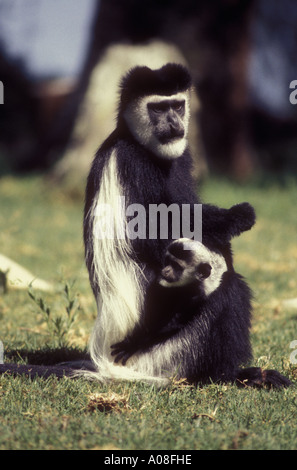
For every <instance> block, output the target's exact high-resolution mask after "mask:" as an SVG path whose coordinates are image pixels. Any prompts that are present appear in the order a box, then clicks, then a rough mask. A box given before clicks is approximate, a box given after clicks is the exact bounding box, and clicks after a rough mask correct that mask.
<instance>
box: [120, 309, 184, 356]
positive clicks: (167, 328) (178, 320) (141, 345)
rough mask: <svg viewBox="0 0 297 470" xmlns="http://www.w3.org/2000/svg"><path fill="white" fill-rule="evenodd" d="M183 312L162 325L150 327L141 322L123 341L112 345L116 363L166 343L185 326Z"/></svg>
mask: <svg viewBox="0 0 297 470" xmlns="http://www.w3.org/2000/svg"><path fill="white" fill-rule="evenodd" d="M184 324H185V321H183V320H182V316H181V314H175V315H174V317H173V318H172V319H170V321H168V323H167V324H165V325H163V326H161V327H160V325H156V326H155V327H154V328H148V327H146V326H145V325H143V324H141V323H139V324H137V325H136V326H135V328H134V329H133V331H132V332H131V333H130V334H129V335H127V336H126V338H125V339H124V340H123V341H120V342H119V343H116V344H112V345H111V349H112V352H111V355H112V356H115V360H114V361H115V362H116V363H122V364H123V365H125V364H126V362H127V361H128V359H129V358H130V357H131V356H133V354H135V353H137V352H140V351H141V352H147V351H148V350H150V349H151V348H152V347H153V346H156V345H157V344H160V343H164V342H165V341H166V340H168V339H169V338H172V337H173V336H174V335H176V334H177V333H178V332H179V331H180V330H181V328H182V327H183V326H184Z"/></svg>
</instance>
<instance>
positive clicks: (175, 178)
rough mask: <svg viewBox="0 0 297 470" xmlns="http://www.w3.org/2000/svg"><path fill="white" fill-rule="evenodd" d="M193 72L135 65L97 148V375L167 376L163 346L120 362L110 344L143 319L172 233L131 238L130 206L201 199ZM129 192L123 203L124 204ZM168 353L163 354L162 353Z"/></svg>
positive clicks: (88, 227)
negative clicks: (104, 232) (193, 148)
mask: <svg viewBox="0 0 297 470" xmlns="http://www.w3.org/2000/svg"><path fill="white" fill-rule="evenodd" d="M190 89H191V78H190V75H189V73H188V71H187V70H186V69H185V68H184V67H183V66H181V65H178V64H167V65H166V66H164V67H162V68H161V69H159V70H155V71H153V70H151V69H149V68H148V67H136V68H134V69H132V70H131V71H130V72H129V73H128V74H127V75H126V76H125V77H124V79H123V81H122V84H121V97H120V105H119V113H118V122H117V127H116V129H115V131H114V132H113V133H112V134H111V135H110V136H109V137H108V139H107V140H106V141H105V142H104V143H103V145H102V146H101V148H100V149H99V150H98V152H97V154H96V157H95V159H94V162H93V165H92V168H91V171H90V174H89V177H88V182H87V189H86V202H85V216H84V240H85V253H86V263H87V266H88V269H89V274H90V282H91V286H92V289H93V292H94V294H95V297H96V300H97V305H98V316H97V320H96V324H95V327H94V330H93V335H92V338H91V344H90V353H91V357H92V361H93V362H94V363H95V365H96V367H97V369H98V378H99V379H102V380H104V379H105V378H112V377H113V378H127V379H129V378H146V377H151V378H156V380H157V381H161V382H162V380H163V372H162V371H163V369H164V360H165V361H166V359H165V357H168V356H169V355H170V352H169V350H168V349H170V348H167V347H166V350H167V353H166V354H165V350H164V351H161V352H159V351H156V352H155V353H154V352H150V354H141V355H138V356H137V357H136V356H135V358H133V359H132V360H131V366H130V364H129V367H122V366H119V365H116V364H114V360H113V357H112V356H111V345H112V344H114V343H116V342H118V341H120V340H121V339H123V338H124V337H125V336H126V335H127V333H128V332H129V331H131V330H132V329H133V327H134V326H135V324H136V323H137V322H138V320H139V317H140V314H141V312H142V309H143V305H144V298H145V294H146V289H147V285H148V283H149V282H150V280H151V279H152V278H153V277H154V276H155V273H156V272H158V271H159V270H160V268H161V266H162V260H163V256H164V253H165V250H166V247H167V244H168V243H169V242H170V239H169V240H168V239H161V238H160V237H158V236H157V237H156V238H150V237H149V234H148V232H147V233H146V235H145V237H143V238H136V239H134V240H131V239H129V238H128V237H127V236H123V234H125V233H126V227H127V223H128V220H127V217H126V213H125V211H126V208H127V207H128V206H129V207H133V204H138V205H141V206H142V207H144V208H145V210H146V220H145V221H144V223H145V224H146V228H147V230H148V228H149V225H150V223H149V222H150V221H149V206H150V205H153V204H157V205H159V204H161V203H162V204H165V205H166V206H167V207H169V206H170V205H171V204H172V203H174V204H178V205H179V206H181V205H182V204H190V205H193V204H196V203H198V199H197V196H196V192H195V188H194V184H193V181H192V177H191V156H190V153H189V150H188V143H187V132H188V121H189V95H190ZM119 198H122V199H121V200H123V198H124V205H122V206H121V205H119V200H120V199H119ZM106 205H108V207H109V209H110V210H111V214H113V216H112V220H109V225H111V226H112V228H113V234H112V236H110V237H106V236H101V235H100V234H99V232H100V229H101V226H100V222H101V220H102V217H100V214H102V212H101V211H102V207H103V208H104V207H106ZM163 353H164V354H163Z"/></svg>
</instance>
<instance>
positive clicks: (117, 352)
mask: <svg viewBox="0 0 297 470" xmlns="http://www.w3.org/2000/svg"><path fill="white" fill-rule="evenodd" d="M111 349H112V352H111V355H112V356H115V359H114V362H115V363H122V364H123V366H124V365H126V362H127V361H128V359H130V357H131V356H133V354H135V353H136V352H137V350H138V349H139V347H138V345H137V344H136V343H134V342H132V341H131V340H130V339H129V338H125V339H124V340H123V341H120V342H119V343H115V344H112V345H111Z"/></svg>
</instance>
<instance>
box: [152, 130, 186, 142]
mask: <svg viewBox="0 0 297 470" xmlns="http://www.w3.org/2000/svg"><path fill="white" fill-rule="evenodd" d="M184 135H185V132H184V131H182V130H174V129H173V130H171V131H169V132H166V133H164V134H161V135H159V136H158V139H159V141H160V143H161V144H163V145H166V144H169V143H171V142H175V141H178V140H181V139H182V138H183V137H184Z"/></svg>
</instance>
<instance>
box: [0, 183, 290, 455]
mask: <svg viewBox="0 0 297 470" xmlns="http://www.w3.org/2000/svg"><path fill="white" fill-rule="evenodd" d="M202 196H203V198H204V200H206V201H208V202H212V203H216V204H218V205H220V206H223V207H228V206H230V205H232V204H235V203H238V202H241V201H246V200H247V201H250V202H251V203H252V204H253V205H254V206H255V208H256V212H257V217H258V219H257V224H256V226H255V227H254V228H253V229H252V230H251V231H250V232H247V233H245V234H243V235H242V236H241V237H240V238H238V239H236V240H234V242H233V248H234V260H235V266H236V268H237V270H238V271H239V272H240V273H241V274H243V275H244V276H245V277H246V278H247V280H248V282H249V284H250V285H251V287H252V289H253V291H254V294H255V298H254V319H253V328H252V344H253V350H254V361H253V364H254V365H258V364H259V365H261V366H263V367H265V368H277V369H278V370H280V371H281V372H282V373H284V374H285V375H287V376H288V377H290V378H291V379H292V380H293V381H295V382H296V377H297V366H296V365H295V366H294V365H293V364H291V363H290V360H289V357H290V354H291V352H292V350H291V349H290V342H291V341H293V340H297V311H296V310H289V309H285V308H284V307H283V305H282V300H285V299H289V298H292V297H297V278H296V266H297V245H296V236H297V234H296V229H297V211H296V202H297V190H296V185H295V183H292V182H290V181H288V182H287V183H286V184H285V185H283V186H280V185H278V184H276V183H272V182H271V183H270V184H266V185H260V184H259V183H256V182H255V183H250V184H247V185H238V184H235V183H233V182H229V181H226V180H220V179H215V178H211V179H209V180H207V181H206V182H205V183H204V185H203V187H202ZM0 205H1V210H0V246H1V252H2V253H3V254H5V255H6V256H10V257H11V258H13V259H14V260H15V261H17V262H19V263H21V264H22V265H24V266H25V267H27V268H28V269H30V270H31V271H33V272H34V274H35V275H36V276H38V277H41V278H44V279H46V280H48V281H51V282H53V283H54V284H55V286H56V288H55V291H54V292H53V293H50V294H43V293H42V294H40V293H36V296H37V297H38V298H39V297H40V296H41V297H42V300H43V306H45V308H44V309H42V308H41V309H40V307H39V306H38V305H37V304H38V302H37V303H36V302H35V301H33V299H32V298H30V296H29V295H28V292H27V291H17V290H9V291H8V292H7V293H6V294H3V295H1V297H0V340H1V341H3V343H4V347H5V354H6V357H5V359H6V360H8V361H18V362H23V363H24V362H25V363H26V362H32V360H33V361H35V362H36V363H40V362H43V361H44V359H45V358H46V360H47V362H48V363H51V361H52V362H55V360H56V359H57V358H60V357H63V358H69V357H76V356H79V355H82V354H84V353H85V351H86V350H87V344H88V339H89V335H90V332H91V329H92V325H93V322H94V319H95V315H96V312H95V302H94V300H93V297H92V293H91V289H90V286H89V281H88V276H87V272H86V269H85V266H84V260H83V243H82V208H83V196H82V197H81V199H80V198H76V199H73V198H71V197H69V196H67V194H63V192H62V191H60V190H58V189H57V188H55V187H50V186H49V185H48V184H45V182H44V181H43V179H42V178H41V177H39V176H30V177H27V178H22V179H16V178H13V177H9V176H8V177H5V178H3V179H2V180H1V181H0ZM0 268H1V267H0ZM66 285H68V286H69V285H70V286H72V289H71V294H69V295H68V297H67V295H65V286H66ZM73 299H76V300H75V301H76V302H79V309H75V318H74V319H73V321H70V322H68V323H67V321H68V320H69V318H68V317H67V312H69V308H70V306H71V305H73V304H71V302H72V301H73ZM47 308H48V309H49V311H50V316H49V317H48V316H47V313H46V311H47V310H46V309H47ZM67 309H68V310H67ZM70 315H73V312H72V313H71V314H70ZM71 318H72V317H71ZM57 325H58V329H57ZM59 328H60V329H59ZM95 393H96V394H103V397H105V398H107V399H109V398H110V397H112V394H117V395H116V397H117V398H116V400H117V407H116V408H114V409H113V411H110V412H108V411H107V409H106V411H102V408H98V409H96V408H95V409H93V408H91V407H90V400H91V396H92V394H95ZM296 423H297V393H296V386H295V385H294V386H293V387H292V388H290V389H288V390H284V391H268V390H252V389H238V388H237V387H236V386H234V385H215V384H211V385H209V386H204V387H202V388H198V389H196V388H194V387H189V386H183V385H177V384H172V386H170V387H169V388H167V389H165V390H157V389H155V388H154V387H151V386H150V385H147V384H141V383H125V382H122V383H119V384H109V385H101V384H98V383H95V382H88V381H86V380H84V379H76V380H70V379H66V378H65V379H63V380H60V381H59V380H57V379H56V378H54V377H50V378H49V379H47V380H44V379H38V378H36V379H34V380H29V379H27V378H25V377H18V378H12V377H9V376H2V377H0V449H124V450H135V449H137V450H141V449H148V450H153V449H163V450H194V449H296V448H297V424H296Z"/></svg>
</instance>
